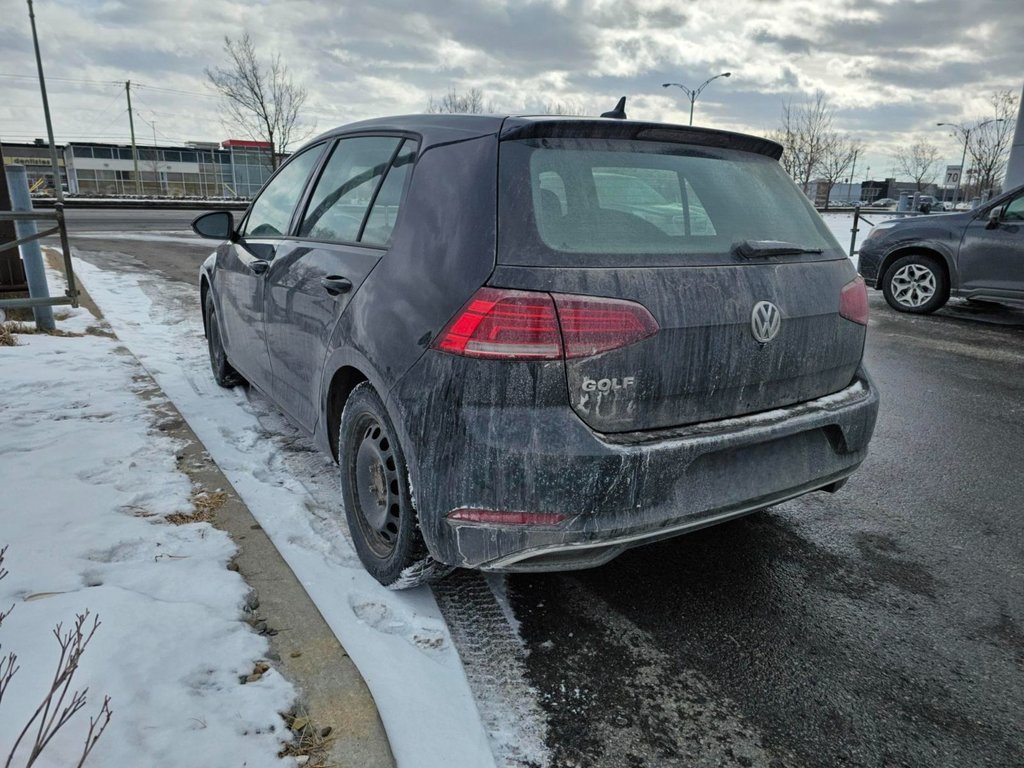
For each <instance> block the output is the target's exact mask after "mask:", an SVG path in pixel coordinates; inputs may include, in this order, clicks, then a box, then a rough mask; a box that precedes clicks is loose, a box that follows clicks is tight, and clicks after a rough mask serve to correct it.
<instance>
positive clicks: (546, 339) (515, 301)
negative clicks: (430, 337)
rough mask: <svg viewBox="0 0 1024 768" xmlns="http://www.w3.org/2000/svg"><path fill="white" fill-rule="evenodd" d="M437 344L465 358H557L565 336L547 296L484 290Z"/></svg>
mask: <svg viewBox="0 0 1024 768" xmlns="http://www.w3.org/2000/svg"><path fill="white" fill-rule="evenodd" d="M434 348H435V349H440V350H442V351H444V352H453V353H454V354H456V355H466V356H467V357H489V358H499V359H502V360H559V359H561V357H562V335H561V334H560V333H559V330H558V317H557V316H556V315H555V305H554V302H552V301H551V297H550V296H549V295H548V294H546V293H537V292H534V291H507V290H500V289H497V288H481V289H480V290H479V291H477V292H476V293H475V294H473V298H472V299H470V300H469V303H468V304H466V306H465V307H463V308H462V310H461V311H460V312H459V314H457V315H456V316H455V318H454V319H453V320H452V321H451V322H450V323H448V327H447V328H445V329H444V330H443V331H442V332H441V335H440V336H438V337H437V339H435V341H434Z"/></svg>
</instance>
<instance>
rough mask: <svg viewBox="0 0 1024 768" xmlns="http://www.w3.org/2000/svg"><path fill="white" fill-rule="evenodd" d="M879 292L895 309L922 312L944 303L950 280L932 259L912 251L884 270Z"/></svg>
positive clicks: (921, 313)
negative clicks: (880, 291)
mask: <svg viewBox="0 0 1024 768" xmlns="http://www.w3.org/2000/svg"><path fill="white" fill-rule="evenodd" d="M882 293H883V294H884V295H885V300H886V301H887V302H889V306H890V307H892V308H893V309H895V310H896V311H897V312H912V313H914V314H919V315H924V314H928V313H929V312H934V311H935V310H937V309H938V308H939V307H941V306H942V305H943V304H945V303H946V300H947V299H948V298H949V280H948V279H947V278H946V273H945V270H943V269H942V267H941V266H939V262H938V261H936V260H935V259H934V258H932V257H931V256H925V255H924V254H911V255H909V256H903V257H902V258H899V259H897V260H896V261H894V262H893V263H892V266H890V267H889V269H888V271H886V273H885V279H884V280H883V281H882Z"/></svg>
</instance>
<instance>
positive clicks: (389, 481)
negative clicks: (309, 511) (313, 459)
mask: <svg viewBox="0 0 1024 768" xmlns="http://www.w3.org/2000/svg"><path fill="white" fill-rule="evenodd" d="M338 464H339V465H340V466H341V493H342V498H343V499H344V502H345V518H346V519H347V520H348V529H349V532H350V533H351V534H352V544H353V545H354V546H355V548H356V552H357V553H358V555H359V560H360V562H362V564H363V567H364V568H366V570H367V572H368V573H369V574H370V575H371V576H373V577H374V578H375V579H377V581H379V582H380V583H381V584H383V585H384V586H386V587H388V588H389V589H408V588H410V587H415V586H417V585H418V584H424V583H426V582H429V581H436V580H437V579H439V578H441V577H442V576H444V575H445V574H446V573H448V572H449V571H450V570H451V568H450V567H449V566H447V565H444V564H443V563H439V562H437V561H436V560H434V559H433V558H432V557H431V556H430V552H429V550H428V549H427V545H426V542H425V541H424V539H423V529H422V528H421V527H420V521H419V516H418V515H417V513H416V508H415V506H414V505H413V499H412V491H411V490H410V488H411V487H410V485H409V470H408V467H407V465H406V463H405V453H404V452H403V451H402V445H401V443H400V441H399V440H398V434H397V432H396V431H395V427H394V424H393V422H392V421H391V419H390V418H389V417H388V412H387V408H385V407H384V402H383V401H382V400H381V399H380V396H379V395H378V394H377V392H376V390H374V388H373V387H372V386H371V385H370V384H369V382H365V381H364V382H362V383H360V384H357V385H356V386H355V388H354V389H353V390H352V392H351V393H350V394H349V396H348V399H347V401H346V402H345V407H344V408H343V409H342V412H341V419H340V423H339V424H338Z"/></svg>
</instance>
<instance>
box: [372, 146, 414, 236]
mask: <svg viewBox="0 0 1024 768" xmlns="http://www.w3.org/2000/svg"><path fill="white" fill-rule="evenodd" d="M418 150H419V144H417V143H416V142H415V141H412V140H411V139H407V140H406V141H405V143H404V144H402V148H401V150H399V152H398V154H397V155H395V161H394V162H393V163H392V164H391V168H390V170H388V175H387V176H385V177H384V183H383V184H381V185H380V191H379V192H378V193H377V198H376V199H375V200H374V201H373V208H372V209H371V210H370V216H369V218H368V219H367V220H366V226H365V227H364V228H363V235H362V237H360V238H359V240H360V242H363V243H370V244H372V245H387V244H388V243H389V242H390V240H391V231H392V230H393V229H394V228H395V220H396V219H397V218H398V208H399V206H400V205H401V203H402V192H403V191H404V190H405V180H406V179H407V178H408V177H409V172H410V171H411V170H412V165H413V163H415V162H416V152H417V151H418Z"/></svg>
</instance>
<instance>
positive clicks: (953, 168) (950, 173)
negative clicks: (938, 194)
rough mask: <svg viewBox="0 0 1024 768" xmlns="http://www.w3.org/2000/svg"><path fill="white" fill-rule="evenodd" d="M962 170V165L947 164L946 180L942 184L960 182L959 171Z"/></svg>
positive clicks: (948, 184) (953, 184)
mask: <svg viewBox="0 0 1024 768" xmlns="http://www.w3.org/2000/svg"><path fill="white" fill-rule="evenodd" d="M962 170H963V166H962V165H947V166H946V181H945V182H943V184H944V186H947V187H949V186H955V185H956V184H959V183H960V172H961V171H962Z"/></svg>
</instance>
